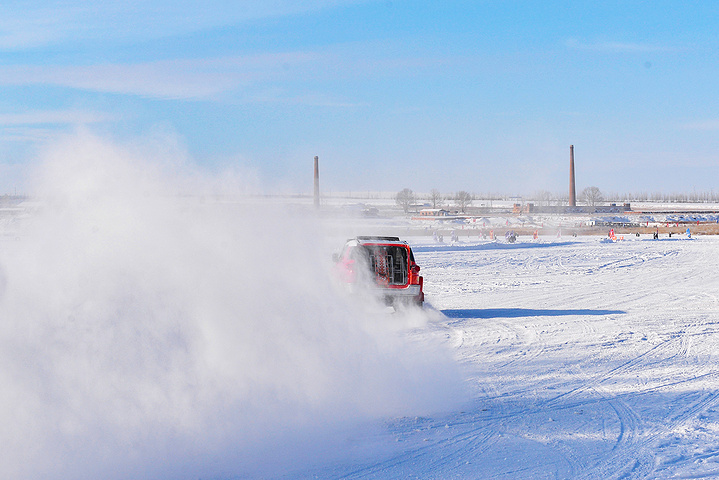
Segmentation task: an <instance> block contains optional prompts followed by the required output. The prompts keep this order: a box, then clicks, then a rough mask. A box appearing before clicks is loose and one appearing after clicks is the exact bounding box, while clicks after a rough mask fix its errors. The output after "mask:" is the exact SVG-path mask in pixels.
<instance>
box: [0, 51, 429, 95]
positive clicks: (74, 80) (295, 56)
mask: <svg viewBox="0 0 719 480" xmlns="http://www.w3.org/2000/svg"><path fill="white" fill-rule="evenodd" d="M348 48H349V50H351V49H352V47H351V46H350V47H347V46H342V47H337V48H332V49H328V50H325V51H321V52H287V53H271V54H258V55H245V56H230V57H221V58H209V59H177V60H160V61H153V62H142V63H106V64H97V65H6V66H0V87H2V86H10V85H12V86H16V85H22V86H31V85H53V86H59V87H65V88H72V89H77V90H83V91H90V92H101V93H113V94H120V95H135V96H141V97H147V98H155V99H175V100H215V99H219V98H221V97H222V96H223V95H225V94H230V93H232V94H233V95H234V96H235V98H243V99H245V100H246V101H253V102H262V101H267V102H279V101H283V102H284V103H293V104H297V103H303V104H310V105H325V106H338V107H339V106H357V102H354V101H352V100H347V99H344V98H340V97H337V96H336V95H335V94H330V93H329V92H323V91H315V90H316V88H315V86H314V85H316V84H317V82H319V83H324V82H326V81H327V80H331V79H334V80H336V79H347V78H352V79H356V78H359V77H376V76H397V75H400V76H401V75H414V74H417V72H420V71H429V70H431V69H433V68H435V67H436V66H438V65H441V64H443V63H442V61H440V60H435V59H425V58H383V59H372V60H370V59H368V58H367V57H366V56H364V55H360V56H352V55H348V54H347V51H348V50H347V49H348ZM263 92H265V93H263ZM266 92H275V93H271V94H270V95H267V94H266ZM276 92H280V93H281V94H280V95H277V94H276ZM288 92H289V93H288ZM263 99H264V100H263Z"/></svg>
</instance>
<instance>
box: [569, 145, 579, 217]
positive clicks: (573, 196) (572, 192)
mask: <svg viewBox="0 0 719 480" xmlns="http://www.w3.org/2000/svg"><path fill="white" fill-rule="evenodd" d="M569 206H570V207H576V206H577V190H576V188H575V183H574V145H570V146H569Z"/></svg>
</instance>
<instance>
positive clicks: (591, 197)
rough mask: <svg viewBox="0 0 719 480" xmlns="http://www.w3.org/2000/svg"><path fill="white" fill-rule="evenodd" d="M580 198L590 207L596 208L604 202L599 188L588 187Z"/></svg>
mask: <svg viewBox="0 0 719 480" xmlns="http://www.w3.org/2000/svg"><path fill="white" fill-rule="evenodd" d="M579 198H581V199H582V201H583V202H584V203H586V204H587V205H589V206H592V207H593V206H594V205H596V204H597V203H599V202H601V201H602V200H604V197H603V196H602V192H601V191H600V190H599V189H598V188H597V187H587V188H585V189H584V190H582V193H580V194H579Z"/></svg>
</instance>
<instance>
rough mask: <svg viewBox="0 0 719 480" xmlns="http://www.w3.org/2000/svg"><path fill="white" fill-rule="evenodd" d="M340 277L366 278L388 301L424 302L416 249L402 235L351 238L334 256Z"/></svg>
mask: <svg viewBox="0 0 719 480" xmlns="http://www.w3.org/2000/svg"><path fill="white" fill-rule="evenodd" d="M334 260H335V264H336V267H337V272H338V275H339V277H340V279H341V280H342V281H344V282H346V283H348V284H359V283H361V282H366V285H369V286H370V287H372V288H373V289H377V291H378V292H379V293H380V295H381V296H382V297H383V299H384V300H385V302H386V303H388V304H391V305H396V304H398V303H399V304H414V305H419V306H421V305H422V304H423V303H424V292H423V291H422V288H423V286H424V279H423V278H422V276H421V275H419V265H417V263H415V261H414V255H413V254H412V249H411V248H410V247H409V245H408V244H407V242H405V241H402V240H400V239H399V238H398V237H357V238H354V239H352V240H348V241H347V243H346V244H345V246H344V248H343V249H342V253H340V254H336V255H335V257H334Z"/></svg>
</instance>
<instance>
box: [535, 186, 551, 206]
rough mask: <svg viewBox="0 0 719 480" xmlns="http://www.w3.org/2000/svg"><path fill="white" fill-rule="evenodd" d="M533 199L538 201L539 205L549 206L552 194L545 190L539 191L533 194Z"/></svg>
mask: <svg viewBox="0 0 719 480" xmlns="http://www.w3.org/2000/svg"><path fill="white" fill-rule="evenodd" d="M535 197H536V199H537V200H538V201H539V204H540V205H551V204H552V198H554V195H553V194H552V192H548V191H547V190H540V191H538V192H537V193H535Z"/></svg>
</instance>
